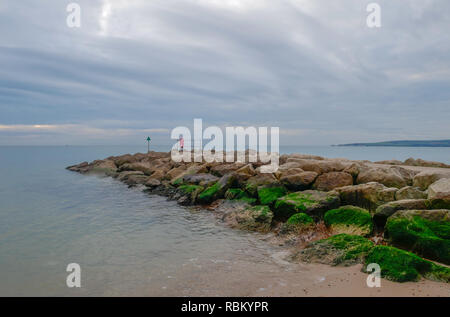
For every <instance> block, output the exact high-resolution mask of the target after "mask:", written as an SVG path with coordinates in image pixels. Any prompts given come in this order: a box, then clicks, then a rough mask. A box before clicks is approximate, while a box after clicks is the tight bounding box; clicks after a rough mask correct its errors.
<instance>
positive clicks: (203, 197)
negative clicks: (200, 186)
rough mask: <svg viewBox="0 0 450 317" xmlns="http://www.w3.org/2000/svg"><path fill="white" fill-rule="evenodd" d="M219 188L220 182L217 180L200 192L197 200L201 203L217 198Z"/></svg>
mask: <svg viewBox="0 0 450 317" xmlns="http://www.w3.org/2000/svg"><path fill="white" fill-rule="evenodd" d="M219 190H220V184H219V182H217V183H215V184H214V185H211V186H209V187H208V188H207V189H205V190H204V191H203V192H202V193H200V195H198V199H197V201H198V202H199V203H201V204H210V203H212V202H213V201H214V200H216V199H217V198H218V194H219Z"/></svg>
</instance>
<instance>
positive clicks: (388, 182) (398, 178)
mask: <svg viewBox="0 0 450 317" xmlns="http://www.w3.org/2000/svg"><path fill="white" fill-rule="evenodd" d="M370 182H377V183H380V184H383V185H385V186H387V187H396V188H402V187H405V186H407V185H410V184H411V182H412V176H411V175H410V174H409V172H408V171H407V170H405V169H403V168H401V167H398V166H392V167H372V168H369V169H366V170H363V171H360V173H359V174H358V177H357V178H356V183H357V184H365V183H370Z"/></svg>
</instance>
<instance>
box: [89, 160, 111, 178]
mask: <svg viewBox="0 0 450 317" xmlns="http://www.w3.org/2000/svg"><path fill="white" fill-rule="evenodd" d="M86 173H87V174H100V175H106V176H114V175H116V173H117V166H116V164H115V163H114V161H112V160H98V161H94V162H92V163H91V164H90V165H89V168H88V170H87V171H86Z"/></svg>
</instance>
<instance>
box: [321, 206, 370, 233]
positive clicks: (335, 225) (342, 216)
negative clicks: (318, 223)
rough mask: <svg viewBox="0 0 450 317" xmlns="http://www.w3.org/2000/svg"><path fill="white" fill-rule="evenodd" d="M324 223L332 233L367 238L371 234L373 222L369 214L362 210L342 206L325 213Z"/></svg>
mask: <svg viewBox="0 0 450 317" xmlns="http://www.w3.org/2000/svg"><path fill="white" fill-rule="evenodd" d="M323 219H324V222H325V225H326V226H327V227H329V228H330V229H331V230H332V231H333V233H335V234H338V233H347V234H353V235H360V236H368V235H370V234H371V233H372V230H373V222H372V217H371V216H370V213H369V212H368V211H367V210H366V209H363V208H359V207H355V206H343V207H340V208H337V209H332V210H329V211H327V212H326V213H325V216H324V218H323Z"/></svg>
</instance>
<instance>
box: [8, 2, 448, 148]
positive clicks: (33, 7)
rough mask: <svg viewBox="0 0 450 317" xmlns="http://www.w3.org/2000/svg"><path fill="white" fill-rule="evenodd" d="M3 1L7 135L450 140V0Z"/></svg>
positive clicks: (124, 139) (13, 138)
mask: <svg viewBox="0 0 450 317" xmlns="http://www.w3.org/2000/svg"><path fill="white" fill-rule="evenodd" d="M70 2H71V1H62V0H54V1H50V0H49V1H38V0H34V1H32V0H29V1H28V0H21V1H17V0H6V1H5V0H2V1H0V65H1V67H0V144H139V143H141V141H142V138H143V137H144V138H145V137H146V136H147V135H151V136H152V137H153V139H154V140H155V143H166V142H169V140H170V139H169V137H170V131H171V130H172V129H173V128H174V127H176V126H191V125H192V123H193V119H194V118H202V119H203V121H204V126H210V125H218V126H221V127H224V126H239V125H241V126H269V127H270V126H278V127H280V129H281V136H280V138H281V139H280V143H281V144H301V145H312V144H318V145H328V144H335V143H347V142H360V141H383V140H392V139H448V138H450V124H449V122H450V32H449V30H450V2H449V1H448V0H421V1H417V0H411V1H410V0H386V1H381V0H379V1H377V2H378V3H379V5H380V6H381V23H382V26H381V28H368V27H367V25H366V18H367V15H368V13H367V12H366V6H367V4H369V3H370V2H373V1H364V0H342V1H330V0H103V1H101V0H78V1H76V2H77V3H78V4H79V5H80V6H81V28H69V27H68V26H67V24H66V18H67V15H68V13H67V12H66V6H67V5H68V4H69V3H70Z"/></svg>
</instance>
